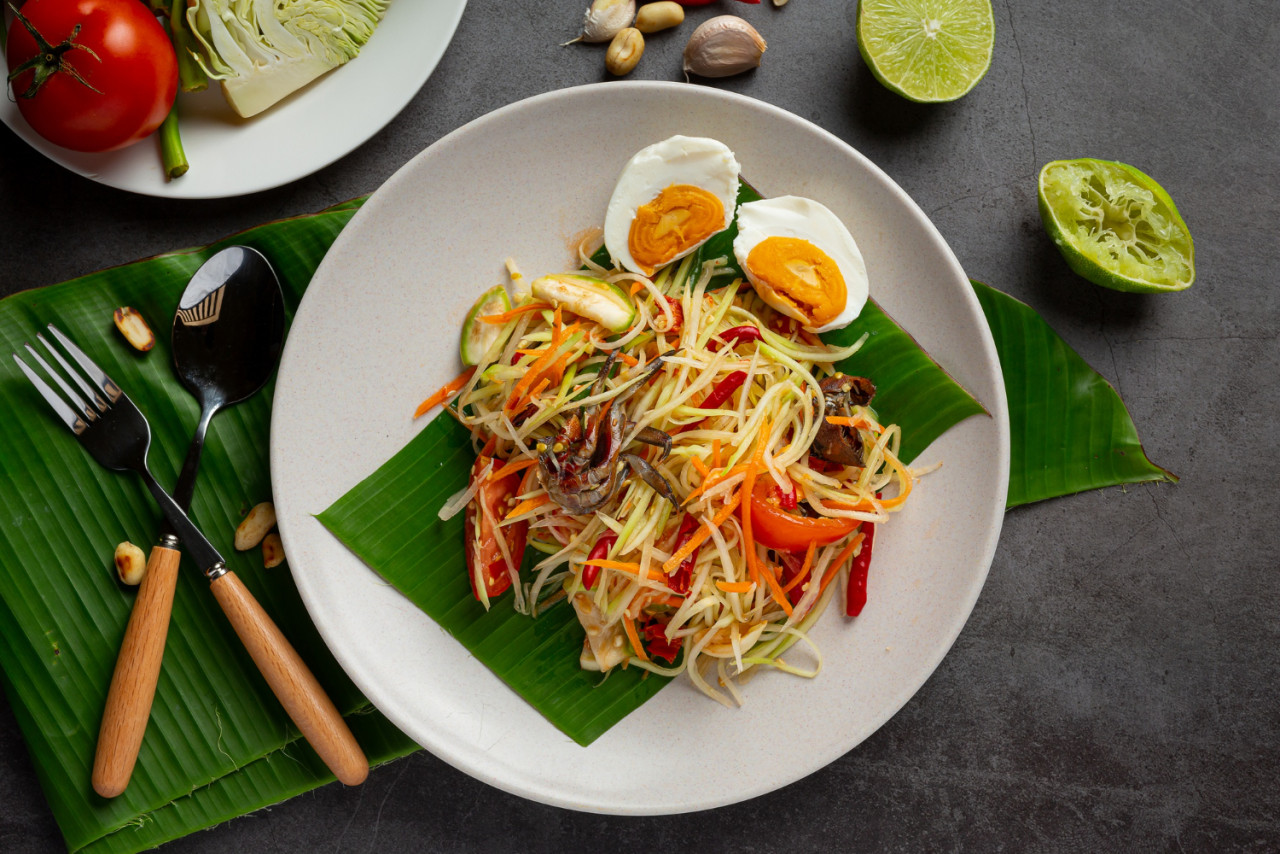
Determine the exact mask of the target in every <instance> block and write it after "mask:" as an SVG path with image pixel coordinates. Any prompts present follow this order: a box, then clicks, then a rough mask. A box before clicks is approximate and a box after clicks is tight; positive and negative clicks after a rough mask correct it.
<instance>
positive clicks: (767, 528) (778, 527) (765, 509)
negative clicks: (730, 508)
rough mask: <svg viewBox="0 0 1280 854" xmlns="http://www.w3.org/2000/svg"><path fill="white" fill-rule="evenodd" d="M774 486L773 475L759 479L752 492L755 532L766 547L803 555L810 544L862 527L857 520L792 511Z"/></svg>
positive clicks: (837, 537)
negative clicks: (784, 506) (781, 499)
mask: <svg viewBox="0 0 1280 854" xmlns="http://www.w3.org/2000/svg"><path fill="white" fill-rule="evenodd" d="M773 486H774V483H773V478H771V477H761V478H757V479H756V485H755V489H754V490H752V493H751V533H752V535H753V536H754V537H755V539H756V540H757V541H758V542H761V543H763V544H764V545H765V546H767V547H769V548H771V549H777V550H778V551H783V552H800V553H801V554H803V553H804V551H805V550H806V549H808V548H809V543H817V544H818V545H820V546H825V545H829V544H831V543H834V542H836V541H837V540H840V539H842V538H844V537H847V536H849V535H850V534H852V533H853V532H854V531H856V530H857V529H858V520H857V519H829V518H821V519H811V518H809V517H808V516H800V515H798V514H796V513H788V512H787V511H786V510H783V509H782V505H781V503H780V502H779V498H778V495H777V492H776V490H774V489H773Z"/></svg>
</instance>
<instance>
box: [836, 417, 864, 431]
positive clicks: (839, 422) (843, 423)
mask: <svg viewBox="0 0 1280 854" xmlns="http://www.w3.org/2000/svg"><path fill="white" fill-rule="evenodd" d="M827 423H828V424H834V425H836V426H837V427H866V428H867V429H868V430H869V429H871V425H870V424H869V423H868V422H867V420H866V419H865V418H849V417H847V416H844V415H828V416H827Z"/></svg>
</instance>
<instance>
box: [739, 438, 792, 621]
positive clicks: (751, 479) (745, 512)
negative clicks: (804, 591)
mask: <svg viewBox="0 0 1280 854" xmlns="http://www.w3.org/2000/svg"><path fill="white" fill-rule="evenodd" d="M771 429H772V425H770V424H769V420H768V419H767V418H766V419H765V420H764V421H763V422H762V423H761V424H760V437H759V438H758V439H757V440H756V449H755V451H754V452H752V454H751V462H749V463H748V464H747V476H746V477H745V478H743V481H742V551H743V553H744V554H745V555H746V557H747V571H748V572H749V573H750V574H751V580H752V581H755V582H757V583H759V581H760V566H759V563H758V561H757V559H756V541H755V538H754V537H753V536H752V535H751V493H752V491H754V490H755V487H756V473H757V472H758V471H759V470H760V464H761V463H762V462H764V446H765V445H766V444H768V442H769V433H770V431H771ZM783 598H786V597H783Z"/></svg>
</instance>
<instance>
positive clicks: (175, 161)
mask: <svg viewBox="0 0 1280 854" xmlns="http://www.w3.org/2000/svg"><path fill="white" fill-rule="evenodd" d="M160 160H161V162H162V163H163V164H164V174H165V177H166V178H168V179H169V180H171V181H172V180H173V179H174V178H181V177H182V176H183V175H185V174H187V169H189V168H190V164H189V163H187V153H186V151H184V150H183V149H182V136H181V135H180V134H179V133H178V102H177V101H174V103H173V106H172V107H171V108H170V109H169V115H167V116H165V117H164V121H163V122H162V123H161V124H160Z"/></svg>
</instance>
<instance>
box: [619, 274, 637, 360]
mask: <svg viewBox="0 0 1280 854" xmlns="http://www.w3.org/2000/svg"><path fill="white" fill-rule="evenodd" d="M636 284H639V282H637V283H636ZM618 358H619V359H621V360H622V361H623V362H625V363H626V365H627V367H628V368H634V367H635V366H636V365H638V364H640V360H639V359H637V358H636V357H635V356H631V355H628V354H626V353H624V352H622V351H621V350H619V351H618Z"/></svg>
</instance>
